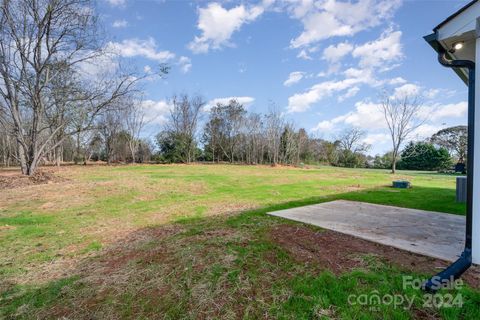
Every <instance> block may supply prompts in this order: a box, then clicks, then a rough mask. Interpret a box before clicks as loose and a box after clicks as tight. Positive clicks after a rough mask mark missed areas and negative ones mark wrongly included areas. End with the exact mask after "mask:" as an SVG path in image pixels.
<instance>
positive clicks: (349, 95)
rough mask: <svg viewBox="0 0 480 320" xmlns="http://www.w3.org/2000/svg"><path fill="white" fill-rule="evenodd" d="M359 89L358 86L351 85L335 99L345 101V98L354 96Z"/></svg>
mask: <svg viewBox="0 0 480 320" xmlns="http://www.w3.org/2000/svg"><path fill="white" fill-rule="evenodd" d="M359 91H360V88H359V87H352V88H350V89H348V90H347V93H345V94H343V95H341V96H339V97H338V99H337V101H338V102H343V101H345V100H346V99H348V98H351V97H354V96H356V95H357V93H358V92H359Z"/></svg>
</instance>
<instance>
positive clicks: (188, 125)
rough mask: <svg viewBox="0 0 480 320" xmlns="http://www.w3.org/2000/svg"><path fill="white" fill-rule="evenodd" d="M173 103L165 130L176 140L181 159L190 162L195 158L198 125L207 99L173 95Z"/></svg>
mask: <svg viewBox="0 0 480 320" xmlns="http://www.w3.org/2000/svg"><path fill="white" fill-rule="evenodd" d="M171 104H172V109H171V111H170V118H169V121H168V123H167V125H166V130H165V132H166V133H167V134H168V136H169V138H170V139H171V140H172V141H174V143H175V148H176V150H177V151H178V155H179V156H180V158H181V161H182V162H184V163H190V162H192V161H194V160H195V153H196V149H197V140H196V134H197V126H198V121H199V117H200V111H201V110H202V108H203V107H204V105H205V101H204V100H203V99H202V97H200V96H198V95H197V96H194V97H192V98H190V97H189V96H188V95H186V94H184V95H181V96H176V95H175V96H173V98H172V99H171Z"/></svg>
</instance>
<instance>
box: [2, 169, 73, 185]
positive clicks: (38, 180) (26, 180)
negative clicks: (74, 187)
mask: <svg viewBox="0 0 480 320" xmlns="http://www.w3.org/2000/svg"><path fill="white" fill-rule="evenodd" d="M65 180H66V179H65V178H62V177H59V176H57V175H55V174H53V172H50V171H37V172H36V173H35V174H34V175H32V176H25V175H22V174H20V173H15V174H11V173H8V174H3V173H2V174H1V175H0V189H14V188H21V187H27V186H32V185H37V184H50V183H56V182H63V181H65Z"/></svg>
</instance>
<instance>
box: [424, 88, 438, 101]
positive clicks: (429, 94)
mask: <svg viewBox="0 0 480 320" xmlns="http://www.w3.org/2000/svg"><path fill="white" fill-rule="evenodd" d="M439 93H440V89H428V90H427V91H425V93H424V94H423V95H424V96H425V98H428V99H433V98H435V97H436V96H437V95H438V94H439Z"/></svg>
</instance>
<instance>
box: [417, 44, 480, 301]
mask: <svg viewBox="0 0 480 320" xmlns="http://www.w3.org/2000/svg"><path fill="white" fill-rule="evenodd" d="M435 41H436V42H437V43H436V45H438V46H437V52H438V62H440V64H441V65H442V66H444V67H447V68H467V69H468V146H467V155H468V160H467V216H466V230H465V249H464V250H463V252H462V253H461V255H460V257H459V258H458V259H457V261H455V262H454V263H452V264H451V265H450V266H448V267H447V268H446V269H445V270H443V271H441V272H440V273H438V274H437V275H435V276H433V277H432V278H430V279H429V280H428V281H426V282H425V283H424V284H423V286H422V288H423V289H424V290H425V291H427V292H432V293H433V292H436V291H437V290H439V289H441V288H442V287H443V286H444V285H445V284H447V283H449V282H450V281H452V280H456V279H458V278H459V277H460V276H461V275H462V274H463V273H464V272H465V271H467V270H468V268H469V267H470V266H471V265H472V216H473V210H472V208H473V207H472V205H473V170H474V169H473V164H474V158H473V156H474V153H473V146H474V132H475V63H474V62H473V61H470V60H448V59H447V57H446V56H447V54H448V53H447V52H446V50H445V49H444V48H443V46H442V45H441V44H440V43H438V41H437V40H435ZM430 44H432V43H430ZM432 46H433V45H432Z"/></svg>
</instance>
